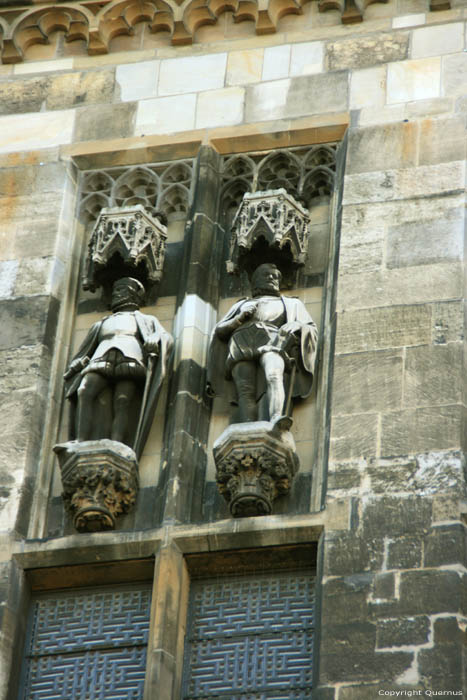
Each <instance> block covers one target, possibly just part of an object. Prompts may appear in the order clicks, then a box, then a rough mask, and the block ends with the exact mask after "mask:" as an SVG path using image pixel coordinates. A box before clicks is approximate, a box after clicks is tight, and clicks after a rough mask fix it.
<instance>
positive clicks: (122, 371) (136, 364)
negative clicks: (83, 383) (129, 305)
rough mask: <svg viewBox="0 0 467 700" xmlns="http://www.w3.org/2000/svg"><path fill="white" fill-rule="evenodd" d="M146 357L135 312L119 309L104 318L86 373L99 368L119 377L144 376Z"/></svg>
mask: <svg viewBox="0 0 467 700" xmlns="http://www.w3.org/2000/svg"><path fill="white" fill-rule="evenodd" d="M143 359H144V357H143V349H142V346H141V341H140V340H139V339H138V325H137V323H136V318H135V314H134V312H132V311H117V312H116V313H114V314H112V316H109V317H108V318H106V319H104V320H103V322H102V325H101V328H100V330H99V344H98V346H97V348H96V350H95V351H94V354H93V356H92V357H91V361H90V362H89V364H88V365H87V366H86V367H85V368H84V369H83V371H82V374H83V375H84V374H87V373H88V372H99V373H100V374H103V375H104V376H107V377H109V378H111V377H114V378H115V379H118V378H122V379H124V378H128V379H132V378H133V379H144V377H145V374H146V369H145V366H144V362H143Z"/></svg>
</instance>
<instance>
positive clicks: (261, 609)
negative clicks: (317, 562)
mask: <svg viewBox="0 0 467 700" xmlns="http://www.w3.org/2000/svg"><path fill="white" fill-rule="evenodd" d="M314 582H315V579H314V576H313V575H312V571H311V570H310V569H308V570H307V569H300V570H295V571H272V572H267V573H264V572H262V573H250V574H249V575H247V576H225V577H220V576H216V577H212V578H206V579H201V580H194V581H192V584H191V587H190V604H189V614H188V630H187V641H186V647H185V674H184V684H183V687H184V692H183V699H184V700H198V699H199V700H200V699H201V698H202V699H203V700H207V699H208V698H216V699H217V700H220V699H221V698H223V697H225V698H228V699H229V700H266V699H267V700H295V699H296V700H298V699H300V700H305V699H306V698H311V684H312V681H311V674H312V646H313V612H314Z"/></svg>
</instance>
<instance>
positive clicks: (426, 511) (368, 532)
mask: <svg viewBox="0 0 467 700" xmlns="http://www.w3.org/2000/svg"><path fill="white" fill-rule="evenodd" d="M362 511H363V512H362V528H363V535H364V537H365V538H368V537H369V538H375V537H399V536H404V535H408V534H411V535H413V534H415V533H424V532H426V531H427V530H428V528H429V526H430V523H431V503H430V502H429V501H428V500H427V499H424V498H421V497H412V498H404V499H402V498H401V497H397V496H391V497H389V496H387V497H383V498H378V499H373V500H371V501H368V502H366V503H364V505H363V508H362Z"/></svg>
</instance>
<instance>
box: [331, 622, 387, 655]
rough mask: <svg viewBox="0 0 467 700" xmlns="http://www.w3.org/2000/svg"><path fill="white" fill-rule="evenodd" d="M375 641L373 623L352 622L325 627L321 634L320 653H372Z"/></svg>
mask: <svg viewBox="0 0 467 700" xmlns="http://www.w3.org/2000/svg"><path fill="white" fill-rule="evenodd" d="M375 641H376V625H375V623H374V622H352V623H350V624H341V625H333V624H331V623H330V624H328V625H326V627H325V629H323V630H322V633H321V642H320V653H322V654H339V653H341V654H348V653H350V654H352V653H353V652H354V651H355V649H359V650H361V651H364V650H367V651H369V652H373V651H374V648H375Z"/></svg>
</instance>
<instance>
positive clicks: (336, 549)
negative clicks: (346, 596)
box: [324, 532, 383, 576]
mask: <svg viewBox="0 0 467 700" xmlns="http://www.w3.org/2000/svg"><path fill="white" fill-rule="evenodd" d="M324 551H325V555H324V573H325V575H326V576H345V575H347V574H352V573H360V572H363V571H370V570H375V569H379V568H381V566H382V563H383V540H382V538H381V539H368V538H365V539H362V538H361V537H358V536H357V535H356V534H355V533H354V532H350V533H349V532H342V533H339V534H333V535H332V536H330V537H327V538H326V540H325V545H324Z"/></svg>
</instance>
